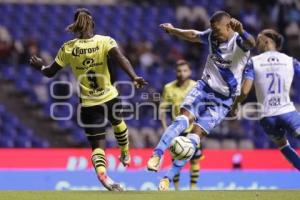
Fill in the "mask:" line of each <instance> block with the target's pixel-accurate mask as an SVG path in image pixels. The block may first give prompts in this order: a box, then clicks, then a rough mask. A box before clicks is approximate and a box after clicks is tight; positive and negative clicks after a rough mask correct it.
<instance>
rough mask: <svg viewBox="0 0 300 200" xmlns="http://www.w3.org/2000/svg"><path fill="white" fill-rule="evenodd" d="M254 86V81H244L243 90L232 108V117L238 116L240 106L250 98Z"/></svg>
mask: <svg viewBox="0 0 300 200" xmlns="http://www.w3.org/2000/svg"><path fill="white" fill-rule="evenodd" d="M252 86H253V80H251V79H245V80H244V81H243V84H242V88H241V94H240V95H239V96H237V97H236V98H235V100H234V103H233V105H232V107H231V112H230V113H231V115H232V116H236V115H237V112H238V107H239V105H240V104H241V103H242V102H243V101H245V100H246V98H247V97H248V95H249V93H250V91H251V88H252Z"/></svg>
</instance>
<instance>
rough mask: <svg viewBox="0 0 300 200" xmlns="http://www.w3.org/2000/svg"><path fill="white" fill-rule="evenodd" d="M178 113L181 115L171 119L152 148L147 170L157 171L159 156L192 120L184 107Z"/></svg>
mask: <svg viewBox="0 0 300 200" xmlns="http://www.w3.org/2000/svg"><path fill="white" fill-rule="evenodd" d="M180 113H181V115H179V116H178V117H176V119H175V121H173V123H172V124H171V125H170V126H169V127H168V128H167V129H166V131H165V132H164V134H163V135H162V137H161V139H160V141H159V143H158V145H157V146H156V148H155V149H154V153H153V155H152V157H151V158H150V159H149V161H148V163H147V167H148V170H150V171H158V168H159V165H160V160H161V157H162V156H163V154H164V152H165V151H166V149H167V148H169V146H170V144H171V141H172V139H174V138H175V137H176V136H179V134H180V133H182V132H183V131H184V130H186V129H187V128H188V127H189V125H190V123H191V122H192V121H193V120H194V117H193V115H192V114H191V113H189V111H187V110H186V109H184V108H182V109H181V111H180Z"/></svg>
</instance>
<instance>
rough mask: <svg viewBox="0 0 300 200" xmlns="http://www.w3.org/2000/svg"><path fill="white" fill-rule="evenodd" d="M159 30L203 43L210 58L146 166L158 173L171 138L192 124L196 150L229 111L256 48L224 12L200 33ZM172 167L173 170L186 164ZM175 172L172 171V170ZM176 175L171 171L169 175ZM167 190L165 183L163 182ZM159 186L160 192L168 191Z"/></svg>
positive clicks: (190, 135) (163, 26) (241, 29)
mask: <svg viewBox="0 0 300 200" xmlns="http://www.w3.org/2000/svg"><path fill="white" fill-rule="evenodd" d="M161 27H162V28H163V29H164V30H165V31H166V32H167V33H169V34H171V35H174V36H177V37H179V38H181V39H185V40H188V41H191V42H199V43H206V44H208V46H209V51H210V52H209V55H208V57H207V62H206V65H205V69H204V72H203V76H202V78H201V79H200V80H199V81H198V82H197V84H196V86H194V87H193V88H192V89H191V91H190V92H189V93H188V95H187V96H186V97H185V100H184V102H183V103H182V105H181V109H180V115H179V116H177V117H176V119H175V120H174V122H173V123H172V124H171V125H170V126H169V127H168V128H167V129H166V131H165V132H164V134H163V135H162V138H161V140H160V142H159V143H158V145H157V146H156V148H155V150H154V153H153V155H152V157H151V158H150V159H149V161H148V163H147V167H148V170H151V171H157V170H158V168H159V164H160V161H161V157H162V156H163V154H164V152H165V151H166V149H167V148H168V147H169V146H170V143H171V141H172V139H173V138H175V137H177V136H178V135H179V134H180V133H182V132H183V131H184V130H185V129H186V128H187V127H189V125H190V124H192V123H193V124H194V128H193V130H192V133H191V134H189V135H188V137H189V138H190V140H191V141H192V142H193V144H194V147H195V149H196V147H197V146H198V144H199V142H200V137H202V136H204V135H207V134H209V133H210V131H211V130H212V129H213V128H214V127H215V126H217V125H218V124H219V123H220V122H221V121H222V120H223V119H224V118H225V116H226V115H227V113H228V112H229V111H230V108H231V106H232V103H233V101H234V97H235V95H236V94H238V93H239V90H240V85H241V80H242V73H243V71H244V67H245V65H246V63H247V60H248V57H249V55H250V51H249V50H250V49H251V48H253V47H254V46H255V39H254V38H253V37H252V36H251V35H250V34H249V33H247V32H246V31H245V30H244V28H243V25H242V24H241V23H240V22H239V21H238V20H236V19H233V18H231V16H230V15H229V14H228V13H226V12H224V11H218V12H216V13H214V14H213V16H212V17H211V19H210V29H208V30H206V31H204V32H200V31H196V30H182V29H178V28H175V27H173V26H172V25H171V24H168V23H167V24H162V25H161ZM185 162H187V161H184V162H180V164H179V163H176V161H175V164H176V166H177V168H176V169H178V170H180V168H181V167H182V166H183V165H184V164H185ZM174 169H175V168H174ZM175 173H177V171H176V170H174V171H173V172H172V173H169V174H172V175H170V177H169V178H170V179H171V177H172V176H173V174H175ZM165 182H166V184H164V185H165V186H167V185H168V184H167V182H168V180H166V181H165ZM165 186H162V187H160V189H161V190H165V189H168V187H165Z"/></svg>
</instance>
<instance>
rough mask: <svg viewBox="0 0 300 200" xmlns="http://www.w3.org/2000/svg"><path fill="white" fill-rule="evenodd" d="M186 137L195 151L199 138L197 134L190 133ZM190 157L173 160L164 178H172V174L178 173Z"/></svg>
mask: <svg viewBox="0 0 300 200" xmlns="http://www.w3.org/2000/svg"><path fill="white" fill-rule="evenodd" d="M187 137H188V138H189V139H190V140H191V141H192V143H193V145H194V149H195V151H196V150H197V148H198V146H199V143H200V138H199V136H198V135H197V134H194V133H191V134H188V135H187ZM191 158H192V157H190V158H189V159H186V160H174V161H173V163H172V167H171V169H169V170H168V172H167V174H166V175H165V177H166V178H168V179H169V180H170V181H172V180H173V178H174V176H175V175H176V174H179V173H180V170H181V169H182V168H183V167H184V165H185V164H186V163H187V162H189V161H190V159H191Z"/></svg>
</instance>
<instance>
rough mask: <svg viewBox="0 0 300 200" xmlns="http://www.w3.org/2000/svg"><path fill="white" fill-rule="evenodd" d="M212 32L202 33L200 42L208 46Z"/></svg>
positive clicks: (209, 30) (208, 30)
mask: <svg viewBox="0 0 300 200" xmlns="http://www.w3.org/2000/svg"><path fill="white" fill-rule="evenodd" d="M210 32H211V29H207V30H205V31H201V32H200V33H199V40H200V42H202V43H205V44H208V36H209V34H210Z"/></svg>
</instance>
